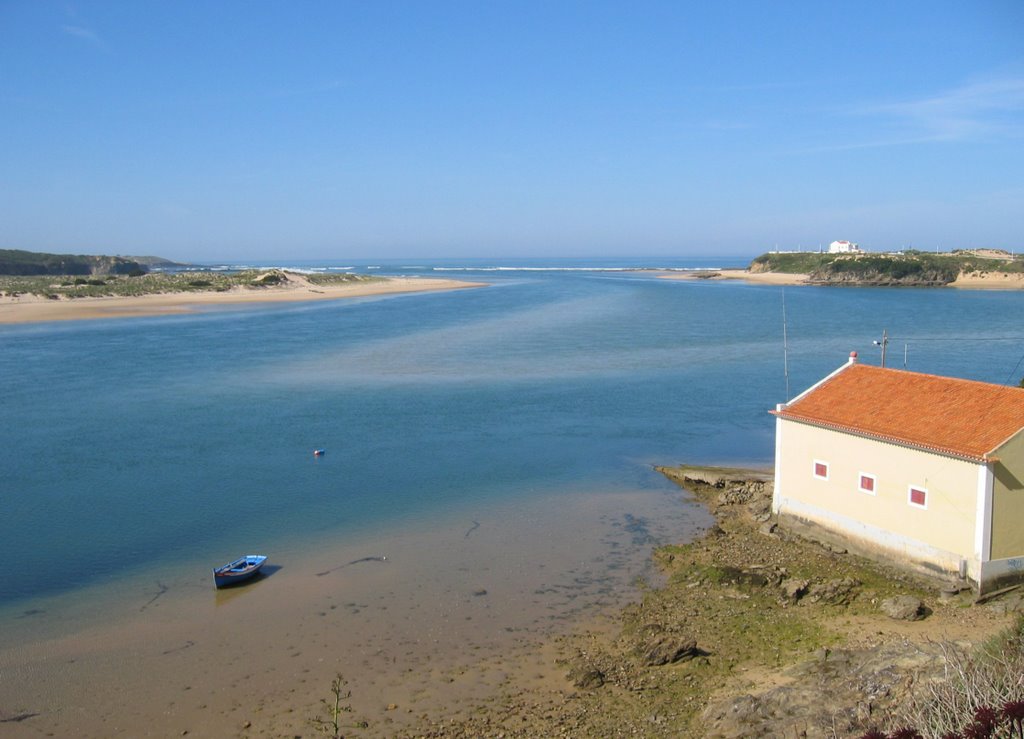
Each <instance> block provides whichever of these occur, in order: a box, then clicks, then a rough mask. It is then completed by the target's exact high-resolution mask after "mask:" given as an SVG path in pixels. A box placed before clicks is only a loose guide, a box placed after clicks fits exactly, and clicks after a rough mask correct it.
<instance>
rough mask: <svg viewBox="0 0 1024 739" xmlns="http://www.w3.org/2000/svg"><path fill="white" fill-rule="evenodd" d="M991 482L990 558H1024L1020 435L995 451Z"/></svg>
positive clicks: (1023, 457)
mask: <svg viewBox="0 0 1024 739" xmlns="http://www.w3.org/2000/svg"><path fill="white" fill-rule="evenodd" d="M995 456H997V457H999V462H998V463H996V464H995V465H994V466H993V470H992V472H993V478H994V479H993V483H992V557H991V558H992V559H1007V558H1009V557H1022V556H1024V433H1020V434H1017V435H1016V436H1014V437H1013V438H1012V439H1010V440H1009V441H1008V442H1006V443H1005V444H1003V446H1001V447H1000V448H999V449H998V450H996V452H995Z"/></svg>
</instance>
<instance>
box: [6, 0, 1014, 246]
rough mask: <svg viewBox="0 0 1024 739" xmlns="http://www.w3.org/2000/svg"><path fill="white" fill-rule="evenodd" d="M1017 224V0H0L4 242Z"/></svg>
mask: <svg viewBox="0 0 1024 739" xmlns="http://www.w3.org/2000/svg"><path fill="white" fill-rule="evenodd" d="M832 239H849V240H852V241H856V242H859V243H860V244H861V246H862V247H863V248H867V249H872V250H881V249H889V248H894V247H900V246H907V245H913V246H914V247H917V248H925V249H933V248H936V247H941V248H957V247H968V246H992V247H1001V248H1006V249H1012V250H1015V251H1021V250H1024V1H1022V0H965V1H964V2H943V1H942V0H928V1H927V2H915V1H898V2H864V1H863V0H860V1H859V2H839V3H837V2H820V0H815V1H814V2H789V3H786V2H783V3H769V2H763V1H760V2H683V0H675V1H670V2H626V1H625V0H624V1H623V2H580V3H573V2H559V1H558V0H544V1H543V2H488V1H486V0H474V1H467V2H443V1H441V0H437V1H421V0H414V1H410V2H388V1H387V0H380V1H364V0H360V1H359V2H342V1H340V0H338V1H332V2H273V3H272V2H260V1H258V0H257V1H253V0H246V1H245V2H205V1H203V2H198V1H197V2H188V1H182V0H174V1H173V2H149V1H137V0H124V1H123V2H118V1H116V0H103V1H102V2H75V1H74V0H71V1H70V2H50V1H49V0H0V248H23V249H30V250H40V251H57V252H73V253H119V254H158V255H161V256H167V257H170V258H175V259H185V260H194V261H206V260H222V259H241V258H258V257H265V258H286V257H292V258H309V259H316V258H335V257H337V258H345V257H349V258H357V257H382V258H383V257H406V256H438V257H444V256H455V257H458V256H480V257H488V256H492V257H498V256H530V255H551V256H582V255H595V256H601V255H617V256H628V255H631V254H633V255H697V254H705V255H751V256H752V255H755V254H757V253H760V252H762V251H765V250H766V249H768V248H772V247H774V246H775V245H776V244H777V245H779V247H781V248H787V247H792V248H796V247H797V246H802V247H803V248H816V247H817V245H818V244H819V243H825V244H827V243H828V242H829V241H831V240H832Z"/></svg>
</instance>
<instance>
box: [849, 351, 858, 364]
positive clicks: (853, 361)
mask: <svg viewBox="0 0 1024 739" xmlns="http://www.w3.org/2000/svg"><path fill="white" fill-rule="evenodd" d="M850 364H857V352H850Z"/></svg>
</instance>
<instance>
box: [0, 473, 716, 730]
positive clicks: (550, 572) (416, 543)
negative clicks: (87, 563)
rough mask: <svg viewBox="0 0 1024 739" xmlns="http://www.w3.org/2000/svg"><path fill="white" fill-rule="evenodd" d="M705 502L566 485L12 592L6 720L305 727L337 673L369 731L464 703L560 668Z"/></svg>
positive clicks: (58, 726) (5, 660)
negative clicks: (564, 640)
mask: <svg viewBox="0 0 1024 739" xmlns="http://www.w3.org/2000/svg"><path fill="white" fill-rule="evenodd" d="M705 517H706V514H704V512H703V511H702V510H701V509H697V508H694V507H692V506H691V505H690V504H687V503H684V502H683V501H682V500H681V498H680V497H679V496H678V495H669V494H666V493H663V492H658V491H655V492H652V491H643V492H636V493H630V492H626V493H622V492H615V493H601V494H571V495H569V494H566V495H559V496H556V497H552V498H545V499H543V500H534V501H532V502H528V503H526V504H524V503H522V502H520V503H516V504H507V505H502V506H500V507H498V508H493V507H491V508H488V509H487V510H482V511H480V513H479V514H478V515H476V516H473V515H472V514H467V515H465V516H458V517H456V518H452V519H448V520H443V521H435V522H432V523H430V524H429V525H427V526H409V527H407V528H405V529H403V530H400V531H390V532H388V534H387V535H386V536H372V537H371V536H365V537H362V538H360V539H358V540H354V539H353V538H352V537H345V538H346V541H344V542H338V543H333V542H330V541H327V542H321V543H319V544H318V545H317V546H316V547H314V548H311V549H302V548H300V547H296V548H294V549H292V550H289V549H288V548H283V549H281V550H280V551H271V552H267V553H268V554H270V560H269V561H268V569H269V574H268V575H267V576H265V577H263V578H262V579H260V580H259V581H257V582H253V583H252V584H251V585H249V586H244V587H239V588H233V589H230V590H223V591H215V590H214V589H213V586H212V582H211V577H210V573H209V570H208V569H205V568H203V567H202V566H201V564H199V563H190V565H189V567H188V568H184V567H183V569H182V570H181V571H178V572H164V573H161V574H160V575H159V576H156V577H153V578H146V577H143V576H141V575H140V576H135V577H132V578H128V579H126V580H124V581H121V582H119V583H118V584H116V585H112V586H98V587H97V588H94V589H92V591H91V592H88V593H86V594H84V595H81V596H64V597H57V598H50V599H44V600H40V601H39V602H33V603H28V604H24V603H23V604H19V606H18V609H17V612H11V613H3V614H0V623H2V625H3V629H2V631H0V633H2V636H0V666H2V671H3V678H4V680H3V696H2V698H3V700H2V705H0V711H2V712H3V714H2V715H0V720H4V721H5V723H4V724H3V726H4V735H5V736H12V737H20V736H25V737H29V736H32V737H35V736H39V735H41V734H46V733H53V734H54V735H57V736H70V735H76V736H96V737H98V736H110V737H113V736H147V735H153V736H170V735H174V736H177V735H182V733H183V732H188V735H189V736H236V735H244V736H282V735H288V736H293V735H299V734H302V735H309V734H311V733H312V729H311V727H310V725H309V719H310V718H311V717H313V716H314V715H316V714H317V713H318V712H319V713H320V714H321V715H323V712H322V710H321V709H322V707H321V706H319V701H320V699H321V698H326V697H328V695H329V689H330V682H331V679H332V678H333V677H334V676H335V675H336V674H337V673H341V674H342V675H343V676H344V677H345V679H346V680H347V681H348V684H347V689H350V690H351V691H352V696H351V699H350V700H349V701H348V702H349V703H350V704H351V705H352V707H353V709H354V710H353V714H352V717H351V718H352V720H353V721H356V720H365V721H367V722H369V725H370V727H371V728H370V729H369V732H368V733H369V734H370V735H388V734H389V733H392V731H395V730H398V729H399V728H401V727H404V726H407V725H409V724H411V723H412V722H414V721H416V720H418V719H420V717H422V716H423V715H431V716H434V717H436V716H438V715H441V716H446V715H457V714H458V712H459V711H463V710H469V709H470V708H471V707H472V705H473V704H474V702H475V701H478V700H480V699H482V698H484V697H486V696H488V695H493V694H494V693H495V692H496V691H498V690H499V689H500V688H501V686H502V685H507V684H509V682H510V681H511V682H513V683H515V684H517V685H522V684H525V683H526V682H529V681H554V682H555V683H557V682H558V681H560V680H562V679H563V678H562V676H561V674H560V671H559V670H560V668H559V667H558V666H556V665H554V664H552V663H551V662H550V660H546V659H545V658H544V657H543V655H544V653H545V652H544V650H543V649H542V644H543V643H544V642H545V640H547V639H549V638H550V637H551V636H552V635H553V634H555V633H558V632H559V631H565V630H567V629H569V628H571V627H572V626H574V625H578V624H579V623H581V622H582V621H585V620H587V619H594V618H598V617H600V616H601V614H610V613H613V612H615V611H616V609H617V608H620V607H621V606H622V605H623V604H624V603H625V602H627V601H628V600H629V599H630V598H632V597H634V596H635V595H636V590H635V585H634V581H635V578H637V577H638V576H644V577H648V578H656V577H657V575H656V574H655V572H654V571H653V569H652V566H651V562H650V553H651V548H652V547H653V545H654V543H655V540H656V539H670V540H679V539H684V538H687V537H688V536H691V535H692V534H693V533H694V532H695V531H696V530H698V529H699V528H700V527H701V526H704V525H706V523H707V522H706V521H705ZM439 712H440V713H439ZM22 716H25V717H26V718H23V719H22V720H16V721H11V719H12V718H18V717H22Z"/></svg>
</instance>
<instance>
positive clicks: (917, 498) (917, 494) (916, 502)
mask: <svg viewBox="0 0 1024 739" xmlns="http://www.w3.org/2000/svg"><path fill="white" fill-rule="evenodd" d="M908 502H909V503H910V505H912V506H916V507H917V508H927V507H928V491H927V490H925V489H924V488H915V487H913V486H911V487H910V499H909V501H908Z"/></svg>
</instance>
